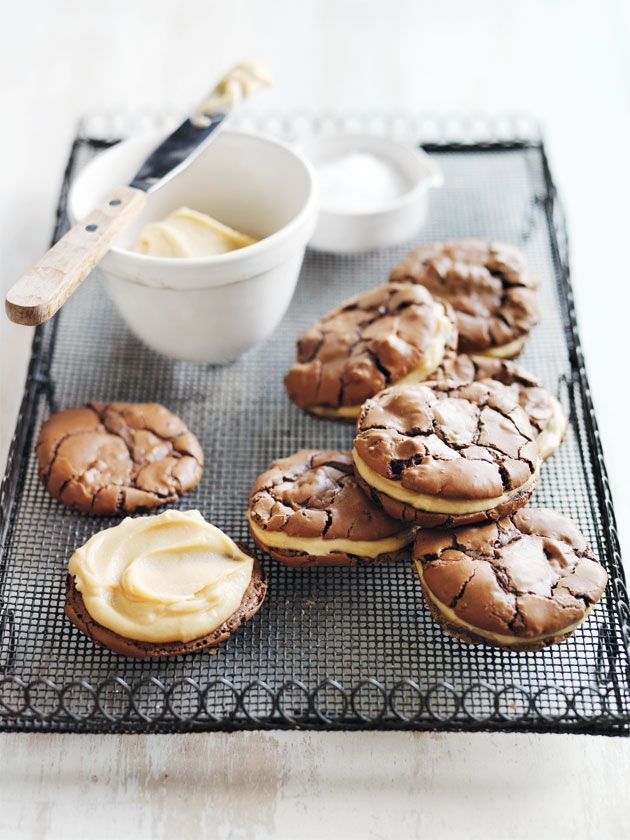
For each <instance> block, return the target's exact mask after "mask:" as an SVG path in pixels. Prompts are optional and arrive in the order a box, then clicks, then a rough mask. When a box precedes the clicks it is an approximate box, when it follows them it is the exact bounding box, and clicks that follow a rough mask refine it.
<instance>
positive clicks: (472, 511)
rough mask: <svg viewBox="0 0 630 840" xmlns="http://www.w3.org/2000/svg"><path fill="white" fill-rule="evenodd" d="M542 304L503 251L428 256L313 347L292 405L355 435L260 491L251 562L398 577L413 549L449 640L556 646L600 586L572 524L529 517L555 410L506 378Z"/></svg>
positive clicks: (290, 462)
mask: <svg viewBox="0 0 630 840" xmlns="http://www.w3.org/2000/svg"><path fill="white" fill-rule="evenodd" d="M537 286H538V283H537V281H536V278H535V277H534V276H533V275H532V274H531V272H530V270H529V268H528V266H527V263H526V261H525V258H524V257H523V255H522V254H521V253H520V252H519V251H518V250H517V249H515V248H513V247H512V246H509V245H505V244H503V243H499V242H483V241H477V240H463V241H456V242H446V243H433V244H430V245H423V246H421V247H420V248H418V249H416V250H415V251H414V252H413V253H412V254H410V255H409V257H407V258H406V259H405V260H404V261H403V262H402V263H400V265H398V266H396V267H395V268H394V270H393V271H392V273H391V276H390V282H389V284H388V285H386V286H384V287H381V288H378V289H375V290H374V291H372V292H367V293H365V294H363V295H359V296H358V297H356V298H353V299H352V300H350V301H348V302H347V303H346V304H344V305H343V306H341V307H339V308H338V309H336V310H334V311H333V312H331V313H330V314H329V315H326V316H324V317H323V318H322V319H321V320H320V321H318V322H317V323H316V324H315V325H314V326H313V327H312V328H311V329H310V330H308V331H307V332H306V333H305V334H304V335H303V336H302V337H301V338H300V339H299V340H298V345H297V358H296V361H295V363H294V364H293V366H292V367H291V369H290V370H289V372H288V373H287V375H286V377H285V384H286V388H287V392H288V394H289V397H290V398H291V399H292V400H293V401H294V402H295V403H296V404H297V405H298V406H299V407H301V408H303V409H305V410H307V411H309V412H312V413H314V414H317V415H319V416H323V417H326V418H330V419H339V420H349V419H355V420H356V434H355V437H354V441H353V446H352V451H351V452H350V453H349V452H320V451H311V450H303V451H301V452H298V453H296V454H295V455H293V456H291V457H289V458H285V459H283V460H280V461H276V462H274V463H273V464H272V465H271V467H270V468H269V469H268V470H267V471H266V472H265V473H263V474H262V475H261V476H259V478H258V479H257V480H256V481H255V483H254V485H253V487H252V491H251V494H250V500H249V510H248V520H249V524H250V529H251V532H252V536H253V538H254V539H255V541H256V542H257V544H258V545H259V546H260V547H262V548H263V549H264V550H265V551H266V552H267V553H268V554H269V555H270V556H271V557H273V558H274V559H276V560H279V561H280V562H282V563H285V564H287V565H292V566H313V565H339V564H344V565H356V564H357V563H368V562H370V563H375V562H376V563H385V562H394V561H396V560H398V559H400V558H401V557H404V556H408V552H406V551H405V546H407V545H410V544H411V543H412V542H413V549H412V552H413V558H414V561H415V564H416V568H417V572H418V576H419V580H420V584H421V587H422V591H423V593H424V595H425V600H426V603H427V605H428V607H429V609H430V610H431V612H432V614H433V615H434V616H435V617H436V618H437V619H438V620H439V621H440V623H441V624H442V626H443V627H444V628H445V629H446V630H447V631H448V632H449V633H451V634H452V635H454V636H456V637H457V638H459V639H461V640H463V641H466V642H471V643H484V644H489V645H497V646H501V647H505V648H507V649H509V650H531V649H536V648H539V647H543V646H545V645H548V644H552V643H554V642H558V641H562V640H563V639H565V638H567V637H568V636H569V635H570V634H571V633H572V632H573V631H574V630H575V629H576V628H577V627H578V626H579V624H580V623H581V622H582V621H583V620H584V619H585V618H586V616H587V615H588V614H589V612H590V611H591V610H592V609H593V607H594V606H595V604H596V603H597V602H598V601H599V599H600V598H601V596H602V593H603V591H604V588H605V586H606V582H607V581H606V573H605V571H604V569H603V568H602V566H601V564H600V563H599V562H598V560H597V559H596V558H595V556H594V555H593V553H592V552H591V550H590V549H589V547H588V546H587V545H586V542H585V540H584V538H583V536H582V535H581V534H580V533H579V531H578V529H577V528H576V526H575V525H574V523H572V522H571V521H570V520H568V519H567V518H566V517H564V516H562V515H561V514H559V513H557V512H555V511H552V510H541V509H531V508H526V507H525V506H526V505H527V503H528V502H529V499H530V497H531V495H532V493H533V492H534V490H535V489H536V486H537V484H538V482H539V480H540V476H541V468H542V464H543V462H544V460H545V459H546V458H548V457H549V456H550V455H551V454H552V453H553V452H554V451H555V449H556V448H557V447H558V446H559V445H560V443H561V441H562V438H563V436H564V433H565V431H566V427H567V419H566V417H565V415H564V412H563V410H562V407H561V405H560V403H559V402H558V400H557V399H556V398H555V397H554V396H553V395H552V394H550V393H549V392H548V391H547V390H545V389H544V388H542V387H541V386H540V384H539V383H538V382H537V381H536V380H535V379H534V378H533V377H532V376H530V375H529V374H528V373H527V372H526V371H524V370H523V369H522V368H520V367H519V366H518V365H516V364H515V363H514V362H511V361H507V360H508V359H509V358H511V357H513V356H515V355H517V354H518V353H519V352H520V351H521V350H522V348H523V346H524V344H525V341H526V340H527V337H528V335H529V333H530V331H531V329H532V328H533V327H534V326H535V324H536V323H537V320H538V303H537ZM418 292H420V294H418Z"/></svg>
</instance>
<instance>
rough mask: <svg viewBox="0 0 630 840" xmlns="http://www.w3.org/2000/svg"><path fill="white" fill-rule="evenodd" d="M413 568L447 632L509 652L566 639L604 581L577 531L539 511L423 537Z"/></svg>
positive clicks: (565, 520) (563, 518)
mask: <svg viewBox="0 0 630 840" xmlns="http://www.w3.org/2000/svg"><path fill="white" fill-rule="evenodd" d="M414 560H415V563H416V567H417V570H418V574H419V576H420V582H421V584H422V590H423V592H424V595H425V598H426V602H427V604H428V605H429V608H430V610H431V612H432V614H433V616H434V617H435V618H436V619H437V620H438V621H439V622H440V624H441V625H442V626H443V627H444V628H445V630H447V631H448V632H449V633H450V634H452V635H454V636H456V637H457V638H458V639H461V640H462V641H464V642H469V643H472V644H479V643H481V644H486V645H493V646H495V647H503V648H506V649H508V650H537V649H539V648H542V647H545V646H546V645H551V644H555V643H556V642H561V641H563V640H564V639H566V638H568V637H569V636H570V635H571V634H572V633H573V632H574V631H575V629H576V628H577V627H578V626H579V625H580V624H581V623H582V622H583V621H584V619H585V618H586V617H587V616H588V614H589V613H590V612H591V610H592V609H593V608H594V607H595V605H596V604H597V602H598V601H599V600H600V598H601V597H602V593H603V592H604V589H605V587H606V581H607V576H606V572H605V571H604V569H603V568H602V566H601V565H600V563H599V561H598V560H597V558H596V557H595V555H594V554H593V552H592V551H591V550H590V548H589V547H588V545H587V544H586V541H585V539H584V537H583V536H582V534H581V533H580V532H579V531H578V529H577V527H576V525H575V523H574V522H572V521H571V520H570V519H568V518H567V517H566V516H562V515H561V514H559V513H556V511H553V510H545V509H536V508H525V509H523V510H519V511H517V512H516V513H514V514H512V515H511V516H508V517H505V518H503V519H500V520H499V521H498V522H492V523H490V524H486V525H473V526H470V527H466V528H458V529H456V530H453V531H435V530H426V531H418V534H417V537H416V542H415V545H414Z"/></svg>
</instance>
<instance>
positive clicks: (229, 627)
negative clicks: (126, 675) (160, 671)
mask: <svg viewBox="0 0 630 840" xmlns="http://www.w3.org/2000/svg"><path fill="white" fill-rule="evenodd" d="M266 594H267V581H266V580H265V577H264V575H263V572H262V569H261V567H260V563H258V561H255V562H254V568H253V571H252V578H251V581H250V584H249V586H248V588H247V590H246V591H245V594H244V595H243V600H242V601H241V604H240V606H239V608H238V609H237V611H236V612H235V613H233V615H232V616H230V618H228V620H227V621H224V622H223V624H221V625H220V626H219V627H217V628H216V630H213V631H212V632H211V633H208V634H206V635H205V636H202V637H200V638H198V639H193V640H192V641H190V642H161V643H160V642H141V641H137V640H135V639H128V638H126V637H125V636H121V635H120V634H119V633H116V632H114V631H113V630H109V629H108V628H107V627H103V625H102V624H99V623H98V621H94V619H93V618H92V617H91V616H90V614H89V612H88V611H87V609H86V607H85V603H84V602H83V596H82V595H81V593H80V592H79V590H78V589H77V587H76V583H75V580H74V578H73V577H72V575H66V605H65V612H66V615H67V617H68V618H69V619H70V621H71V622H72V623H73V624H74V625H75V627H77V628H78V629H79V630H80V631H81V632H82V633H84V634H85V635H86V636H88V637H89V638H90V639H92V641H93V642H96V643H97V644H99V645H102V646H103V647H106V648H108V649H109V650H112V651H113V652H114V653H119V654H121V655H122V656H130V657H133V658H135V659H144V658H149V657H150V658H155V657H161V656H182V655H183V654H185V653H196V652H197V651H200V650H203V649H204V648H211V647H216V645H219V644H221V643H222V642H226V641H227V640H228V639H229V638H230V636H231V635H232V633H234V631H235V630H237V629H238V628H239V627H240V625H241V624H242V623H243V622H244V621H249V619H250V618H253V617H254V616H255V615H256V613H257V612H258V611H259V610H260V608H261V607H262V605H263V601H264V600H265V595H266Z"/></svg>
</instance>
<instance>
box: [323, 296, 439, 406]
mask: <svg viewBox="0 0 630 840" xmlns="http://www.w3.org/2000/svg"><path fill="white" fill-rule="evenodd" d="M436 320H437V326H436V330H435V335H434V337H433V338H432V340H431V342H430V343H429V346H428V347H427V349H426V350H425V353H424V356H423V358H422V362H421V363H420V364H419V365H418V366H417V367H415V368H413V370H410V371H409V373H407V374H405V375H404V376H403V377H401V378H400V379H397V380H396V381H395V382H390V383H389V384H390V385H407V384H411V383H413V382H424V380H425V379H427V378H428V377H429V376H430V375H431V374H432V373H433V372H434V371H436V370H437V369H438V367H439V366H440V364H441V363H442V360H443V358H444V354H445V352H446V347H447V344H448V340H449V338H450V335H451V332H452V330H453V324H452V323H451V321H450V320H449V318H448V317H447V316H446V311H445V309H444V307H443V306H442V304H440V303H438V304H436ZM308 410H309V411H310V412H311V413H312V414H317V415H318V416H320V417H328V418H330V419H331V420H336V419H339V420H347V419H352V418H354V417H358V416H359V414H360V412H361V406H360V405H341V406H338V407H333V406H330V405H313V406H309V407H308Z"/></svg>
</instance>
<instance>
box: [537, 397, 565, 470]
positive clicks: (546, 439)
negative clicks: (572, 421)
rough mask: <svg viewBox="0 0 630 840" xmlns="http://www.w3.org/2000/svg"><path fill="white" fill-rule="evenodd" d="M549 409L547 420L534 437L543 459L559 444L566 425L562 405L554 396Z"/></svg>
mask: <svg viewBox="0 0 630 840" xmlns="http://www.w3.org/2000/svg"><path fill="white" fill-rule="evenodd" d="M551 411H552V414H551V418H550V420H549V422H548V423H547V425H546V426H545V428H544V429H543V430H542V432H541V433H540V434H539V435H538V437H537V438H536V446H537V447H538V451H539V452H540V457H541V458H542V459H543V461H544V460H545V459H546V458H548V457H549V456H550V455H551V454H552V453H553V452H555V451H556V449H557V448H558V447H559V446H560V443H561V442H562V438H563V437H564V435H565V432H566V430H567V425H568V420H567V418H566V416H565V414H564V411H563V410H562V406H561V405H560V403H559V402H558V400H557V399H556V398H555V397H552V398H551Z"/></svg>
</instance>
